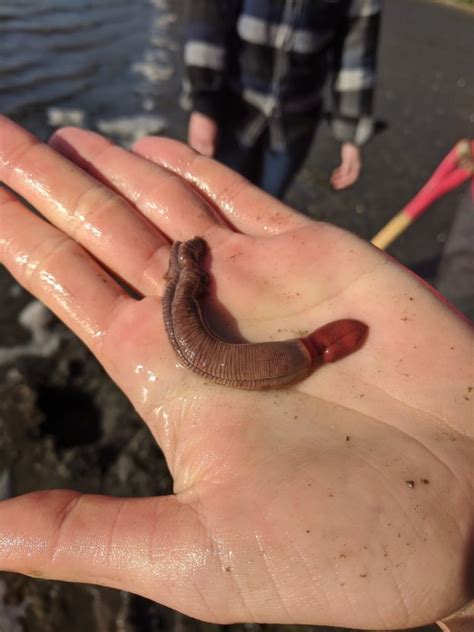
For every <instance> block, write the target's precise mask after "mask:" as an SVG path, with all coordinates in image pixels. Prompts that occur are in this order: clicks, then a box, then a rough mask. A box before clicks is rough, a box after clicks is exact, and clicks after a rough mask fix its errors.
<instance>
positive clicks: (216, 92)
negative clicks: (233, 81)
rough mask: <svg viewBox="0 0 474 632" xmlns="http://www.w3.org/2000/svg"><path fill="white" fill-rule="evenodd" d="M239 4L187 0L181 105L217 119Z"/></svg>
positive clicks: (225, 0) (233, 0)
mask: <svg viewBox="0 0 474 632" xmlns="http://www.w3.org/2000/svg"><path fill="white" fill-rule="evenodd" d="M240 4H241V3H240V1H238V0H185V2H184V7H185V41H184V66H185V73H184V80H183V90H182V94H181V105H182V106H183V107H184V108H185V109H188V110H197V111H199V112H202V113H203V114H207V115H208V116H210V117H211V118H214V119H215V118H217V115H218V113H219V110H220V108H221V105H222V102H221V97H222V88H223V85H224V82H225V71H226V61H227V59H226V57H227V54H228V42H229V40H230V37H229V35H230V33H231V32H232V30H233V29H235V26H236V22H237V17H238V13H239V8H240Z"/></svg>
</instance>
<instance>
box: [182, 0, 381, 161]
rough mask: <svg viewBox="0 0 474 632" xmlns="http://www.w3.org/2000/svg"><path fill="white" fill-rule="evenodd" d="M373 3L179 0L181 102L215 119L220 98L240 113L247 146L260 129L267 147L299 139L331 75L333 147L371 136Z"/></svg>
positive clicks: (376, 19)
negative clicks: (232, 99)
mask: <svg viewBox="0 0 474 632" xmlns="http://www.w3.org/2000/svg"><path fill="white" fill-rule="evenodd" d="M381 3H382V0H186V2H185V4H186V42H185V47H184V61H185V67H186V73H185V79H184V83H183V98H182V105H183V106H184V107H186V108H187V109H193V110H197V111H199V112H202V113H204V114H207V115H208V116H210V117H211V118H214V119H216V120H219V118H220V114H221V112H222V111H223V109H224V110H225V108H226V101H225V98H226V95H228V94H229V93H233V94H237V95H239V96H240V97H241V98H242V99H243V100H244V102H245V106H246V109H247V111H248V112H250V115H248V116H246V117H244V120H243V121H242V125H241V129H237V130H236V131H237V133H238V135H239V136H240V139H241V141H242V142H243V143H244V144H247V145H252V144H253V143H254V142H255V140H256V139H257V138H258V136H259V135H260V134H261V133H262V131H263V130H264V129H265V128H266V127H269V128H270V134H271V138H272V145H273V147H274V148H275V149H281V148H283V147H284V146H285V143H286V141H287V139H288V138H291V137H292V136H293V137H294V136H296V135H300V134H302V133H308V132H309V131H310V130H312V128H313V127H314V125H315V123H316V121H317V120H318V118H319V116H318V115H319V112H320V111H321V104H322V100H323V91H324V86H325V83H326V81H327V79H328V77H330V78H331V93H332V113H331V117H330V118H331V126H332V131H333V134H334V136H335V137H336V138H337V139H338V140H340V141H343V142H344V141H351V142H354V143H355V144H357V145H362V144H364V143H365V142H366V141H367V140H368V139H369V138H370V137H371V136H372V134H373V128H374V125H373V119H372V116H371V114H372V101H373V92H374V83H375V68H376V53H377V40H378V32H379V23H380V15H381Z"/></svg>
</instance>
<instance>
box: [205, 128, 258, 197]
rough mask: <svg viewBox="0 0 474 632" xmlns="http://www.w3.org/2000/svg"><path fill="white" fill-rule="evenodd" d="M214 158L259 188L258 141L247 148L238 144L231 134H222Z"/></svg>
mask: <svg viewBox="0 0 474 632" xmlns="http://www.w3.org/2000/svg"><path fill="white" fill-rule="evenodd" d="M215 158H216V160H218V161H219V162H222V164H224V165H226V166H227V167H230V168H231V169H233V170H234V171H237V172H238V173H240V174H241V175H243V176H244V177H245V178H247V179H248V180H250V181H251V182H253V183H254V184H257V185H258V186H260V174H261V172H262V143H261V141H260V140H259V141H257V143H256V144H255V145H252V146H250V147H247V146H245V145H242V144H241V143H239V141H238V139H237V138H236V137H235V135H234V134H232V132H227V133H225V132H224V133H223V134H222V137H221V139H220V142H219V145H218V148H217V152H216V156H215Z"/></svg>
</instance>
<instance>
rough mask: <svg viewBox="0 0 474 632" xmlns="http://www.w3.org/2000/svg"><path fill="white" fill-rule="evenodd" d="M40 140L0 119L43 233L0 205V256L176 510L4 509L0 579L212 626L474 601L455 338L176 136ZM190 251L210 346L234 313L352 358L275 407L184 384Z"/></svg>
mask: <svg viewBox="0 0 474 632" xmlns="http://www.w3.org/2000/svg"><path fill="white" fill-rule="evenodd" d="M52 146H53V147H54V149H53V148H51V147H48V146H46V145H43V144H40V143H38V141H37V140H36V139H34V138H33V137H32V136H31V135H29V134H28V133H27V132H25V131H24V130H22V129H21V128H19V127H18V126H16V125H15V124H13V123H11V122H9V121H8V120H6V119H4V118H1V119H0V179H1V180H3V181H4V182H5V183H6V184H7V185H8V186H9V187H11V188H12V189H13V190H15V191H16V192H17V193H18V194H19V195H21V196H23V197H24V198H25V199H27V200H28V201H29V202H30V203H31V204H33V205H34V206H35V207H36V208H37V209H38V210H39V211H40V212H41V213H42V214H43V215H44V216H45V218H46V219H48V220H49V222H51V223H47V222H45V221H44V220H42V219H40V218H39V217H37V216H35V215H33V214H31V213H30V212H29V211H28V210H27V209H26V208H25V207H24V205H23V204H22V202H21V201H20V200H19V199H18V198H16V197H15V196H14V195H12V194H11V193H10V192H8V191H6V190H1V189H0V260H1V262H2V263H3V264H4V265H6V267H7V268H8V269H9V270H10V272H11V273H12V274H13V275H14V276H15V278H16V279H17V280H18V281H19V282H20V283H21V284H22V285H24V286H25V287H26V288H28V289H29V290H30V291H31V292H32V293H33V294H35V295H36V296H37V297H38V298H39V299H41V300H42V301H43V302H44V303H45V304H46V305H48V306H49V307H50V308H51V309H52V310H53V311H54V312H55V313H56V314H57V315H58V316H59V317H60V318H62V320H63V321H64V322H65V323H66V324H67V325H68V326H69V327H70V328H71V329H72V330H73V331H74V332H75V333H76V334H77V335H78V336H79V337H80V338H81V339H82V340H83V341H84V342H85V344H86V345H88V346H89V348H90V349H91V350H92V351H93V352H94V353H95V355H96V356H97V358H98V359H99V361H100V362H101V363H102V364H103V366H104V367H105V369H106V370H107V372H108V373H109V375H110V376H111V377H112V379H114V380H115V381H116V382H117V383H118V384H119V386H120V387H121V388H122V389H123V390H124V392H125V393H126V394H127V396H128V397H129V399H130V400H131V401H132V403H133V404H134V406H135V407H136V409H137V410H138V411H139V412H140V414H141V415H142V416H143V419H144V420H145V422H146V423H147V424H148V426H149V428H150V430H151V432H152V433H153V435H154V437H155V438H156V440H157V442H158V443H159V445H160V447H161V448H162V450H163V452H164V454H165V457H166V459H167V463H168V465H169V468H170V471H171V474H172V476H173V479H174V495H171V496H166V497H159V498H108V497H104V496H93V495H83V494H79V493H77V492H74V491H65V490H57V491H46V492H44V491H42V492H35V493H31V494H27V495H24V496H20V497H18V498H14V499H9V500H6V501H4V502H2V503H0V567H1V568H2V569H4V570H10V571H16V572H20V573H25V574H28V575H32V576H39V577H48V578H56V579H62V580H68V581H76V582H87V583H95V584H101V585H106V586H112V587H116V588H120V589H121V590H129V591H132V592H135V593H138V594H141V595H144V596H146V597H148V598H150V599H153V600H156V601H158V602H161V603H163V604H165V605H167V606H170V607H173V608H175V609H177V610H180V611H182V612H185V613H187V614H190V615H192V616H194V617H198V618H200V619H205V620H209V621H215V622H222V623H228V622H233V621H261V622H293V623H309V624H325V625H340V626H351V627H370V628H396V627H408V626H415V625H420V624H423V623H427V622H432V621H434V620H436V619H437V618H442V617H444V616H446V615H448V614H449V613H451V612H453V611H454V610H456V609H457V608H459V607H461V606H462V605H463V604H466V603H467V602H468V601H469V600H470V599H471V598H472V592H471V591H472V584H471V583H470V582H469V572H470V569H472V542H473V522H474V509H473V486H474V471H473V468H472V456H473V449H474V448H473V443H474V442H473V434H474V432H473V427H472V419H471V418H470V416H469V412H470V410H471V406H472V397H473V395H472V393H471V392H470V391H469V385H472V384H473V382H472V381H469V378H468V370H469V366H470V360H471V356H470V351H471V349H472V337H471V331H470V329H469V327H468V325H467V324H466V323H465V322H464V321H463V320H462V319H461V318H459V317H458V316H456V315H455V314H454V313H453V312H452V311H451V310H450V308H449V307H447V306H446V305H445V304H444V303H443V302H442V301H440V300H439V299H438V298H437V297H436V296H435V295H434V293H433V292H432V291H431V290H430V289H429V288H427V287H426V286H425V285H424V284H423V283H422V282H420V280H419V279H417V278H416V277H415V276H413V275H412V274H410V273H408V272H407V271H406V270H405V269H404V268H402V267H401V266H400V265H398V264H397V263H396V262H395V261H393V260H391V259H390V258H389V257H387V256H386V255H385V254H383V253H381V252H380V251H378V250H377V249H375V248H374V247H372V246H370V245H369V244H367V243H365V242H363V241H362V240H360V239H358V238H357V237H355V236H353V235H351V234H349V233H347V232H345V231H343V230H340V229H338V228H336V227H334V226H331V225H328V224H323V223H316V222H313V221H311V220H309V219H307V218H305V217H303V216H301V215H298V214H295V213H294V212H292V211H291V210H290V209H288V208H287V207H286V206H284V205H282V204H281V203H280V202H278V201H276V200H275V199H273V198H272V197H270V196H268V195H266V194H265V193H263V192H261V191H260V190H258V189H257V188H255V187H253V186H251V185H250V184H249V183H248V182H246V181H245V180H244V179H243V178H242V177H240V176H238V175H237V174H235V173H234V172H232V171H230V170H229V169H227V168H226V167H224V166H222V165H219V164H218V163H216V162H214V161H211V160H209V159H207V158H205V157H203V156H200V155H196V154H195V153H194V152H193V151H192V150H191V149H189V148H188V147H186V146H184V145H182V144H180V143H177V142H174V141H170V140H166V139H159V138H148V139H143V140H142V141H140V142H138V143H137V145H136V146H135V153H132V152H128V151H126V150H124V149H121V148H119V147H116V146H114V145H112V144H111V143H110V142H109V141H107V140H106V139H104V138H102V137H101V136H99V135H97V134H94V133H91V132H87V131H84V130H78V129H64V130H62V131H59V132H58V133H57V134H56V135H55V136H54V137H53V139H52ZM61 154H62V155H61ZM64 156H65V157H64ZM194 235H201V236H203V237H204V238H205V239H206V241H207V242H208V244H209V246H210V249H211V258H210V262H209V264H208V265H209V271H210V274H211V277H212V283H211V288H210V297H209V300H208V302H207V304H206V305H205V309H209V307H210V306H211V307H213V308H214V309H213V310H211V311H212V313H216V312H219V311H220V315H221V325H222V326H223V328H224V330H225V328H226V327H228V328H230V327H231V326H232V323H229V321H231V320H232V319H235V323H234V325H235V326H236V327H237V328H238V329H239V330H240V332H241V333H242V335H244V336H245V337H247V338H249V339H251V340H264V339H272V338H273V339H276V338H287V337H291V336H292V335H295V332H298V333H296V335H301V334H300V333H299V332H300V330H302V329H303V330H313V329H315V328H316V327H318V326H319V325H321V324H324V323H326V322H328V321H330V320H334V319H338V318H343V317H351V318H357V319H360V320H361V321H363V322H366V323H367V324H368V325H369V327H370V331H369V337H368V339H367V342H366V344H365V346H364V347H363V348H362V349H360V350H359V351H357V352H356V353H354V354H353V355H351V356H349V357H347V358H345V359H344V360H341V361H340V362H338V363H335V364H333V365H328V366H325V367H322V368H321V369H319V370H317V371H316V372H315V373H314V374H313V375H311V376H310V377H309V378H308V379H307V380H305V381H303V382H301V383H299V384H297V385H295V386H293V387H292V388H290V389H287V390H282V391H267V392H255V391H254V392H246V391H240V390H236V389H232V388H226V387H222V386H218V385H215V384H210V383H208V382H206V381H205V380H203V379H201V378H200V377H198V376H196V375H194V374H192V373H190V372H189V371H187V370H186V369H184V368H183V367H181V366H180V365H179V363H178V361H177V358H176V356H175V354H174V352H173V350H172V348H171V346H170V344H169V342H168V340H167V337H166V335H165V332H164V326H163V319H162V314H161V305H160V297H161V296H162V293H163V288H164V283H165V282H164V280H163V275H164V273H165V271H166V268H167V264H168V256H169V250H170V242H171V241H172V240H186V239H188V238H190V237H192V236H194ZM109 271H111V273H113V274H114V275H116V276H117V277H120V278H121V279H123V280H124V281H126V283H127V284H128V286H130V287H131V288H133V289H134V290H135V291H136V292H137V293H138V294H140V295H141V296H142V297H143V298H142V299H141V300H136V299H135V298H132V297H131V296H129V295H128V294H127V293H126V292H125V290H124V289H123V288H122V287H121V286H120V285H118V284H117V283H116V282H115V281H114V280H113V278H112V276H111V274H110V272H109ZM225 313H227V314H231V315H232V318H229V317H228V316H227V315H226V316H225V317H223V316H222V315H223V314H225ZM471 380H472V378H471ZM471 388H472V386H471ZM469 400H470V401H469ZM65 423H67V420H65ZM470 565H471V566H470Z"/></svg>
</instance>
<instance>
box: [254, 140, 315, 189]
mask: <svg viewBox="0 0 474 632" xmlns="http://www.w3.org/2000/svg"><path fill="white" fill-rule="evenodd" d="M313 137H314V134H311V133H308V134H306V135H305V136H301V137H299V138H297V139H296V140H294V141H292V142H290V143H288V145H287V147H286V149H284V150H283V151H275V150H273V149H271V148H270V147H269V146H267V147H265V149H264V151H263V161H262V173H261V178H260V182H259V183H258V184H259V186H260V187H261V188H262V189H263V190H264V191H267V192H268V193H270V194H271V195H273V196H275V197H277V198H282V197H283V196H284V194H285V192H286V190H287V189H288V187H289V185H290V184H291V181H292V180H293V178H294V177H295V175H296V173H297V172H298V170H299V168H300V167H301V165H302V164H303V162H304V160H305V158H306V156H307V155H308V152H309V149H310V147H311V143H312V141H313Z"/></svg>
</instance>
